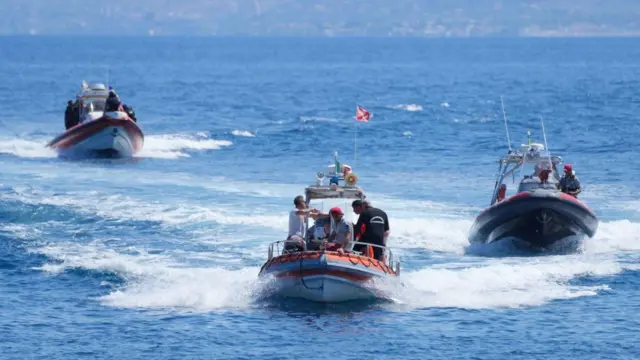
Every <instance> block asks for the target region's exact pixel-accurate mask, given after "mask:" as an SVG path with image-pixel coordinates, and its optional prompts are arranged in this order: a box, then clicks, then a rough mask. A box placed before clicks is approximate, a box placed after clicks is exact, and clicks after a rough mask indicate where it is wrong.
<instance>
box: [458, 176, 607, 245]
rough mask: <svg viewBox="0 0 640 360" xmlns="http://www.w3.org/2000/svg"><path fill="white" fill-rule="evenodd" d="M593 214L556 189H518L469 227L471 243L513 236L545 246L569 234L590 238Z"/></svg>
mask: <svg viewBox="0 0 640 360" xmlns="http://www.w3.org/2000/svg"><path fill="white" fill-rule="evenodd" d="M597 229H598V219H597V217H596V215H595V214H594V213H593V212H592V211H591V210H590V209H589V208H588V207H587V206H586V205H585V204H584V203H582V202H581V201H580V200H578V199H576V198H574V197H573V196H571V195H568V194H564V193H562V192H560V191H557V190H549V189H538V190H534V191H530V192H521V193H518V194H515V195H514V196H512V197H511V198H508V199H505V200H504V201H502V202H499V203H496V204H494V205H493V206H491V207H489V208H487V209H486V210H485V211H483V212H482V213H481V214H480V215H478V217H477V218H476V220H475V222H474V223H473V225H472V226H471V229H470V230H469V241H470V242H471V243H491V242H495V241H499V240H502V239H506V238H517V239H520V240H523V241H525V242H527V243H529V244H530V245H532V246H534V247H540V248H545V247H548V246H550V245H552V244H554V243H556V242H558V241H560V240H562V239H566V238H568V237H571V236H580V237H583V236H587V237H593V236H594V235H595V233H596V231H597Z"/></svg>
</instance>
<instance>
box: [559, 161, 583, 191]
mask: <svg viewBox="0 0 640 360" xmlns="http://www.w3.org/2000/svg"><path fill="white" fill-rule="evenodd" d="M559 187H560V191H562V192H563V193H565V194H569V195H571V196H573V197H575V198H577V197H578V194H580V193H581V192H582V189H581V187H580V180H578V177H577V176H576V174H575V172H574V171H573V166H571V164H565V165H564V176H563V177H562V179H560V184H559Z"/></svg>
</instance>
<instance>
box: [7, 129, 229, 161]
mask: <svg viewBox="0 0 640 360" xmlns="http://www.w3.org/2000/svg"><path fill="white" fill-rule="evenodd" d="M49 140H50V139H49V138H48V137H47V138H45V137H33V138H30V137H26V138H16V137H13V138H12V137H0V154H7V155H13V156H17V157H22V158H55V157H56V156H57V154H56V152H55V151H54V150H53V149H50V148H47V147H46V145H47V142H48V141H49ZM231 145H233V143H232V142H231V141H228V140H216V139H212V138H209V137H208V136H206V135H203V134H195V135H188V134H160V135H147V136H145V143H144V148H143V149H142V151H140V152H139V153H138V154H136V157H137V158H161V159H178V158H184V157H190V156H191V155H190V154H191V153H193V152H196V151H203V150H218V149H222V148H224V147H228V146H231Z"/></svg>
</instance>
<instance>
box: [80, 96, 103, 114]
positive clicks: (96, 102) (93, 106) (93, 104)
mask: <svg viewBox="0 0 640 360" xmlns="http://www.w3.org/2000/svg"><path fill="white" fill-rule="evenodd" d="M105 108H106V100H105V99H84V101H83V106H82V109H83V110H84V112H85V113H89V112H94V111H104V110H105Z"/></svg>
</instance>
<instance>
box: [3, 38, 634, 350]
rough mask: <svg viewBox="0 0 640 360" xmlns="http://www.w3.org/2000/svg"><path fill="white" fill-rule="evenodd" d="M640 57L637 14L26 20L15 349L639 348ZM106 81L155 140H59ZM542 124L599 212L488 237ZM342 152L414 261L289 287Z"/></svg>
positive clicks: (13, 133) (16, 199)
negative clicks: (494, 31)
mask: <svg viewBox="0 0 640 360" xmlns="http://www.w3.org/2000/svg"><path fill="white" fill-rule="evenodd" d="M638 58H640V39H637V38H486V39H454V38H451V39H449V38H443V39H420V38H305V37H299V38H296V37H291V38H270V37H255V38H252V37H237V38H234V37H226V38H224V37H221V38H216V37H83V36H78V37H63V36H59V37H55V36H53V37H46V36H32V37H2V38H0V80H1V81H0V299H1V300H0V332H1V334H2V336H0V358H2V359H80V358H82V359H84V358H87V359H299V358H305V359H329V358H331V359H335V360H343V359H345V360H346V359H361V358H363V357H366V358H371V359H400V360H403V359H441V358H446V359H582V360H585V359H638V358H640V342H638V341H637V337H638V331H639V329H640V296H639V295H638V290H637V289H638V288H639V287H640V266H639V264H638V261H639V260H640V200H639V199H640V183H639V182H638V176H639V175H640V173H639V171H640V170H639V169H640V160H639V158H638V152H637V150H638V149H639V148H640V125H638V124H639V123H638V114H640V95H639V93H638V88H640V64H639V63H638ZM82 80H86V81H87V82H103V83H106V84H109V85H111V86H113V87H114V89H116V91H117V92H118V94H119V95H120V98H121V100H122V101H123V102H124V103H125V104H128V105H130V106H132V107H133V108H134V110H135V112H136V115H137V118H138V124H139V125H140V127H141V128H142V130H143V132H144V135H145V138H144V148H143V150H142V151H141V152H140V153H139V154H137V155H136V157H135V158H134V159H123V160H95V159H76V160H67V159H62V158H59V157H58V156H57V154H56V153H55V152H53V151H52V150H51V149H49V148H47V147H46V144H47V142H48V141H50V140H51V139H53V138H54V137H55V136H56V135H58V134H59V133H61V132H62V131H64V111H65V106H66V103H67V101H68V100H71V99H73V98H74V97H75V95H76V93H77V92H78V90H79V89H80V84H81V82H82ZM503 104H504V112H503ZM356 105H360V106H362V107H363V108H364V109H366V110H368V111H369V112H370V113H371V115H372V117H371V119H370V121H368V122H358V121H356V120H355V118H354V117H355V111H356ZM505 119H506V124H507V127H508V130H509V132H508V135H509V136H507V131H506V129H507V127H505ZM543 124H544V129H545V132H544V133H543V131H542V125H543ZM527 131H530V132H531V137H532V138H533V140H535V141H537V142H540V143H546V144H547V148H548V149H549V150H550V151H551V152H552V153H553V154H555V155H559V156H561V157H562V158H563V159H564V161H565V162H566V163H571V164H573V167H574V169H575V171H576V174H577V176H578V178H579V179H580V181H581V184H582V188H583V192H582V194H580V199H581V200H583V201H584V202H585V203H586V204H587V205H588V206H589V207H590V208H591V209H593V211H594V212H595V213H596V215H597V216H598V218H599V221H600V222H599V227H598V230H597V233H596V234H595V236H594V237H593V238H588V239H584V240H583V241H582V242H580V243H579V246H577V248H575V249H574V250H572V251H554V250H553V249H550V250H548V251H546V252H539V251H524V250H522V249H520V248H516V247H514V246H512V244H510V243H508V242H505V243H503V244H494V245H491V246H476V245H471V244H470V243H469V241H468V239H467V232H468V230H469V228H470V227H471V224H472V223H473V221H474V218H475V216H476V215H477V214H478V213H479V212H480V211H482V209H484V208H485V207H487V206H488V204H489V202H490V199H491V194H492V191H493V187H494V181H495V176H496V172H497V170H498V160H499V158H500V157H501V156H504V155H505V154H507V151H508V149H509V146H510V145H511V146H512V147H514V148H516V147H519V146H520V145H521V144H523V143H526V142H527ZM336 152H337V154H338V159H339V161H340V162H341V163H344V164H349V165H351V166H352V167H353V170H354V172H355V173H356V174H357V176H358V185H359V186H361V187H362V188H363V189H364V190H365V192H366V193H367V196H368V198H369V199H370V200H371V202H372V204H373V206H375V207H378V208H380V209H382V210H384V211H385V212H386V213H387V214H388V216H389V222H390V228H391V235H390V237H389V242H388V246H389V247H390V248H391V249H392V251H394V254H395V255H396V257H397V258H399V259H400V261H401V271H400V276H399V279H398V281H399V282H398V284H395V285H394V286H393V287H391V286H390V285H389V286H390V287H389V288H388V289H386V290H387V291H389V293H390V297H389V298H388V299H385V300H379V301H369V302H364V301H363V302H351V303H344V304H317V303H311V302H308V301H305V300H295V299H279V300H274V299H273V298H266V297H264V296H262V295H261V294H263V286H264V284H263V282H262V281H261V280H260V279H258V272H259V269H260V267H261V266H262V264H263V263H264V262H265V261H266V259H267V251H268V247H269V244H270V243H272V242H274V241H278V240H283V239H284V237H285V235H286V232H287V226H288V212H289V211H290V210H292V209H293V198H294V197H295V196H296V195H300V194H303V191H304V188H305V187H306V186H308V185H312V184H314V183H315V181H316V173H317V172H318V171H323V170H326V169H327V166H329V165H331V164H333V162H334V155H335V153H336ZM507 184H508V187H509V190H513V189H515V187H516V184H514V183H513V181H512V180H510V181H508V182H507ZM326 210H327V209H324V211H326ZM345 210H349V209H348V208H346V209H345ZM381 286H382V285H381Z"/></svg>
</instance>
